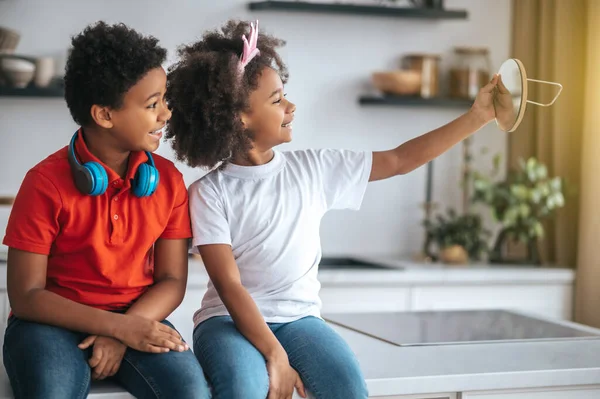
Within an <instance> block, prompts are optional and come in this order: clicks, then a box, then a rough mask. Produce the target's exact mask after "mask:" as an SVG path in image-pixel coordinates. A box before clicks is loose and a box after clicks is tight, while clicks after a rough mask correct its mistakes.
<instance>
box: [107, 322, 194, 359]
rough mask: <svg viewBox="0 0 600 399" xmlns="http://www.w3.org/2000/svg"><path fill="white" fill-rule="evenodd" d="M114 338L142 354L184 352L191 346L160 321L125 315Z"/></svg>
mask: <svg viewBox="0 0 600 399" xmlns="http://www.w3.org/2000/svg"><path fill="white" fill-rule="evenodd" d="M124 317H125V318H124V320H123V322H121V323H119V325H118V326H117V329H116V331H115V334H114V337H115V338H116V339H118V340H119V341H121V342H122V343H124V344H125V345H126V346H128V347H130V348H132V349H135V350H138V351H140V352H150V353H164V352H169V351H170V350H174V351H178V352H184V351H186V350H188V349H189V346H188V345H187V344H186V343H185V342H183V339H182V338H181V335H179V333H178V332H177V331H175V330H174V329H172V328H171V327H169V326H166V325H164V324H162V323H159V322H158V321H154V320H149V319H146V318H144V317H141V316H136V315H129V314H127V315H124Z"/></svg>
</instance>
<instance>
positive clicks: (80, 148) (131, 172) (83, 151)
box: [75, 128, 148, 186]
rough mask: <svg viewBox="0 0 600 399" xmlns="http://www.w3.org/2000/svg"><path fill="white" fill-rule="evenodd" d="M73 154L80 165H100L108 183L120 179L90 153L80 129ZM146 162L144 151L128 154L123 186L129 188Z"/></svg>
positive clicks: (146, 157)
mask: <svg viewBox="0 0 600 399" xmlns="http://www.w3.org/2000/svg"><path fill="white" fill-rule="evenodd" d="M75 153H76V155H77V159H78V160H79V162H80V163H81V164H84V163H86V162H98V163H99V164H100V165H102V167H103V168H104V170H106V174H107V175H108V181H109V182H110V183H113V182H115V181H119V180H121V177H120V176H119V175H118V174H117V172H115V171H114V170H112V169H111V168H109V167H108V166H107V165H106V164H105V163H104V162H102V161H101V160H100V159H98V157H96V156H95V155H94V154H92V153H91V152H90V150H89V149H88V147H87V145H86V144H85V140H84V139H83V129H81V128H80V129H79V130H78V132H77V138H75ZM147 161H148V156H147V155H146V153H145V152H144V151H132V152H130V153H129V160H128V164H127V175H126V177H125V184H126V185H127V186H130V183H131V180H133V178H134V177H135V173H136V172H137V169H138V167H139V166H140V165H141V164H143V163H145V162H147Z"/></svg>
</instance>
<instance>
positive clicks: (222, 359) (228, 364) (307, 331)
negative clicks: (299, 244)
mask: <svg viewBox="0 0 600 399" xmlns="http://www.w3.org/2000/svg"><path fill="white" fill-rule="evenodd" d="M269 327H270V328H271V331H273V333H274V334H275V336H276V337H277V339H278V340H279V342H280V343H281V345H282V346H283V348H284V349H285V351H286V352H287V354H288V358H289V361H290V365H291V366H292V367H293V368H294V369H295V370H296V371H297V372H298V374H299V375H300V378H301V379H302V382H303V383H304V387H305V388H306V389H307V391H309V392H310V394H311V395H312V396H313V397H314V398H316V399H359V398H360V399H363V398H366V397H367V396H368V393H367V387H366V383H365V380H364V377H363V375H362V372H361V370H360V366H359V364H358V361H357V359H356V357H355V356H354V353H353V352H352V350H351V349H350V347H349V346H348V344H346V342H345V341H344V340H343V339H342V338H341V337H340V336H339V335H338V334H337V333H336V332H335V331H334V330H333V329H332V328H331V327H329V326H328V325H327V323H325V322H324V321H323V320H321V319H319V318H316V317H305V318H303V319H300V320H297V321H293V322H290V323H269ZM194 353H195V355H196V357H197V358H198V360H199V361H200V364H201V365H202V368H203V370H204V372H205V373H206V375H207V377H208V380H209V383H210V384H211V386H212V389H213V397H214V398H215V399H221V398H226V399H255V398H256V399H265V398H266V397H267V394H268V390H269V376H268V374H267V368H266V363H265V359H264V357H263V356H262V354H261V353H260V352H259V351H258V350H257V349H256V348H255V347H254V346H253V345H252V344H251V343H250V342H249V341H248V340H247V339H246V338H245V337H244V336H243V335H242V334H241V333H240V332H239V331H238V329H237V328H236V327H235V324H234V323H233V320H232V319H231V317H229V316H217V317H212V318H210V319H208V320H206V321H204V322H202V323H201V324H200V325H198V326H197V327H196V329H195V330H194Z"/></svg>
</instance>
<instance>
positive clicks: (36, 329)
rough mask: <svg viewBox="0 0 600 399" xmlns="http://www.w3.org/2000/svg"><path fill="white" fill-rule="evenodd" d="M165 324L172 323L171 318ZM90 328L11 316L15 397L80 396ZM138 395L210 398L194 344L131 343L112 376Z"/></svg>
mask: <svg viewBox="0 0 600 399" xmlns="http://www.w3.org/2000/svg"><path fill="white" fill-rule="evenodd" d="M163 323H164V324H166V325H168V326H170V327H173V326H172V325H171V324H170V323H169V322H168V321H166V320H165V321H163ZM86 336H87V334H83V333H78V332H73V331H69V330H65V329H63V328H59V327H54V326H50V325H46V324H38V323H32V322H28V321H25V320H21V319H17V318H15V317H11V318H10V320H9V322H8V326H7V328H6V332H5V334H4V348H3V353H4V366H5V368H6V372H7V374H8V378H9V380H10V385H11V387H12V389H13V393H14V395H15V398H17V399H19V398H27V399H35V398H44V399H55V398H56V399H78V398H86V397H87V395H88V393H89V391H90V377H91V369H90V366H89V365H88V359H89V358H90V356H91V353H92V350H91V348H90V349H88V350H81V349H79V348H78V347H77V345H79V343H81V341H83V339H84V338H85V337H86ZM112 378H113V380H114V381H115V382H117V383H118V384H120V385H122V386H123V387H124V388H125V389H126V390H127V391H129V392H130V393H131V394H132V395H133V396H135V397H137V398H178V399H179V398H182V399H183V398H194V399H196V398H202V399H204V398H208V397H209V391H208V385H207V383H206V380H205V378H204V374H203V372H202V369H201V368H200V365H199V364H198V361H197V360H196V358H195V357H194V354H193V353H192V351H191V350H188V351H186V352H175V351H171V352H167V353H160V354H152V353H145V352H138V351H136V350H134V349H131V348H127V350H126V352H125V356H124V358H123V361H122V362H121V366H120V368H119V371H118V372H117V373H116V374H115V375H114V377H112Z"/></svg>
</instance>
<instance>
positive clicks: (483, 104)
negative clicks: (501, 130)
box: [471, 75, 498, 125]
mask: <svg viewBox="0 0 600 399" xmlns="http://www.w3.org/2000/svg"><path fill="white" fill-rule="evenodd" d="M497 84H498V75H494V77H492V80H491V81H490V82H489V83H488V84H487V85H485V86H483V87H482V88H481V89H480V90H479V94H477V98H475V102H474V103H473V105H472V106H471V112H472V113H473V115H475V116H476V117H477V119H478V120H479V121H480V122H481V123H482V124H484V125H485V124H487V123H488V122H490V121H492V120H493V119H494V118H495V117H496V111H495V110H494V89H495V88H496V85H497Z"/></svg>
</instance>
